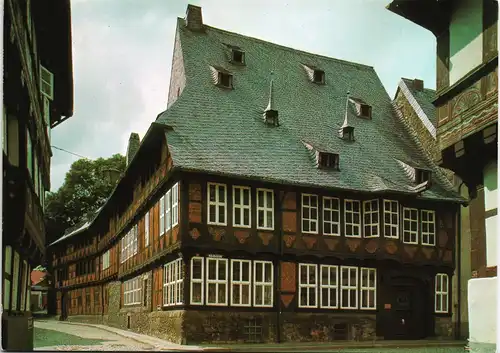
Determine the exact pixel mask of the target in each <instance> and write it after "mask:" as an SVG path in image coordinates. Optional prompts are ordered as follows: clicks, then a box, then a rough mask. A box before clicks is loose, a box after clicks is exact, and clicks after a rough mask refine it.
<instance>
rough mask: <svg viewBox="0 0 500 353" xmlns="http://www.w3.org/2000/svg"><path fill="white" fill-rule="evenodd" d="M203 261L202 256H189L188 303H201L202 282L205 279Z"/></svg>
mask: <svg viewBox="0 0 500 353" xmlns="http://www.w3.org/2000/svg"><path fill="white" fill-rule="evenodd" d="M204 265H205V262H204V259H203V257H198V256H195V257H192V258H191V270H190V273H191V281H190V292H191V293H190V303H191V305H203V299H204V290H203V289H204V288H203V283H204V279H205V271H204V267H205V266H204Z"/></svg>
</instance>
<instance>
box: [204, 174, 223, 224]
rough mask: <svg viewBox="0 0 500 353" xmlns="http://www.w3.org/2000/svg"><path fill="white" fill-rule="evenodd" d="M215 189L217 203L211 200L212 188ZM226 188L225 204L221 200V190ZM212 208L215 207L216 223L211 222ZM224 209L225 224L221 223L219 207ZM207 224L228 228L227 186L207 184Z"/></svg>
mask: <svg viewBox="0 0 500 353" xmlns="http://www.w3.org/2000/svg"><path fill="white" fill-rule="evenodd" d="M212 186H213V187H214V188H215V201H211V200H210V187H212ZM220 188H224V202H220V200H219V189H220ZM210 206H214V207H215V221H211V220H210ZM221 206H222V207H224V222H221V221H220V213H219V207H221ZM207 224H211V225H218V226H227V185H226V184H220V183H211V182H209V183H207Z"/></svg>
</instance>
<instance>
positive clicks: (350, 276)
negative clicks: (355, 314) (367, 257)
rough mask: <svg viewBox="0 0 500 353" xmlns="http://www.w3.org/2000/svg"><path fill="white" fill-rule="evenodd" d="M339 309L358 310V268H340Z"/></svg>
mask: <svg viewBox="0 0 500 353" xmlns="http://www.w3.org/2000/svg"><path fill="white" fill-rule="evenodd" d="M340 308H341V309H357V308H358V268H357V267H352V266H341V267H340Z"/></svg>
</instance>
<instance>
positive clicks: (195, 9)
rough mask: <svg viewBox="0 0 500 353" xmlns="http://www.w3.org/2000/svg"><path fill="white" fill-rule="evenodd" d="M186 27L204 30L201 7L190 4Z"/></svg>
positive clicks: (193, 29)
mask: <svg viewBox="0 0 500 353" xmlns="http://www.w3.org/2000/svg"><path fill="white" fill-rule="evenodd" d="M185 20H186V27H187V28H189V29H190V30H192V31H202V30H203V16H202V14H201V7H199V6H195V5H191V4H188V7H187V10H186V18H185Z"/></svg>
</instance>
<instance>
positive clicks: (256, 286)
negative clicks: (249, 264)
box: [252, 260, 274, 308]
mask: <svg viewBox="0 0 500 353" xmlns="http://www.w3.org/2000/svg"><path fill="white" fill-rule="evenodd" d="M257 264H261V265H262V281H257ZM266 266H269V268H270V272H271V276H270V278H271V281H270V282H266V281H265V279H266V271H267V270H266ZM266 287H270V288H271V289H270V293H271V304H265V302H266V301H265V293H266ZM259 288H260V290H261V292H262V304H257V291H259ZM252 289H253V291H252V292H253V296H252V297H253V301H252V302H253V306H254V307H256V308H272V307H273V306H274V291H273V289H274V266H273V262H272V261H267V260H253V288H252Z"/></svg>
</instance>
